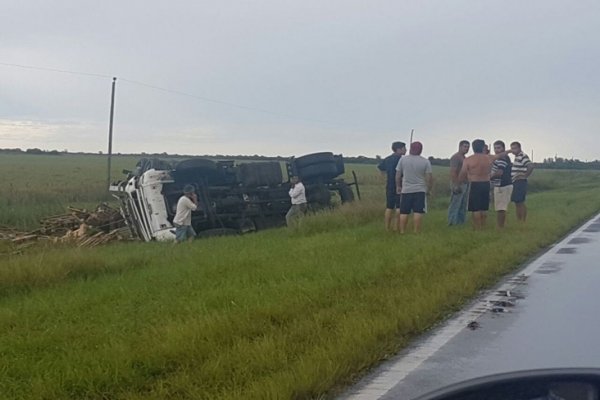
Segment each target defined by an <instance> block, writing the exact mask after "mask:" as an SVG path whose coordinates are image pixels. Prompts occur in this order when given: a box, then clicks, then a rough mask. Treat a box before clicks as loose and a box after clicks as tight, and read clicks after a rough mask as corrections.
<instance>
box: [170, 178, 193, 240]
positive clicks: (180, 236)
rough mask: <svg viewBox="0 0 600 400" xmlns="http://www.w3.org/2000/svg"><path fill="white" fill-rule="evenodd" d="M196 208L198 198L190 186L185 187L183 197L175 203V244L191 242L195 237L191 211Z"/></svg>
mask: <svg viewBox="0 0 600 400" xmlns="http://www.w3.org/2000/svg"><path fill="white" fill-rule="evenodd" d="M197 208H198V196H196V191H195V190H194V187H193V186H192V185H185V187H184V188H183V196H181V197H180V198H179V201H178V202H177V212H176V213H175V218H173V226H175V240H176V241H177V243H181V242H185V240H186V239H187V240H189V241H192V240H194V238H195V237H196V231H194V228H192V211H196V209H197Z"/></svg>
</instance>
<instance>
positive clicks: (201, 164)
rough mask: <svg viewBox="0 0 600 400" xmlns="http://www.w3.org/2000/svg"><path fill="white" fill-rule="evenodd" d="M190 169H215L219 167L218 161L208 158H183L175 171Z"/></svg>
mask: <svg viewBox="0 0 600 400" xmlns="http://www.w3.org/2000/svg"><path fill="white" fill-rule="evenodd" d="M188 169H201V170H208V171H214V170H216V169H217V163H215V162H214V161H212V160H207V159H206V158H190V159H189V160H183V161H180V162H179V163H177V165H175V171H183V170H188Z"/></svg>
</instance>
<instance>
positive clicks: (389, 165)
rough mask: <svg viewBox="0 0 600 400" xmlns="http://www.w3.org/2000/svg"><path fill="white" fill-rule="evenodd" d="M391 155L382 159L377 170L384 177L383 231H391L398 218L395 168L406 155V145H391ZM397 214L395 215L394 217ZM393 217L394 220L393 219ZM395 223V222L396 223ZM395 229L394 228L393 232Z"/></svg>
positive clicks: (399, 143) (398, 205) (398, 196)
mask: <svg viewBox="0 0 600 400" xmlns="http://www.w3.org/2000/svg"><path fill="white" fill-rule="evenodd" d="M392 152H393V153H392V154H391V155H389V156H387V157H386V158H384V159H383V161H382V162H381V163H380V164H379V165H378V166H377V168H378V169H379V170H380V171H381V172H382V173H383V174H385V175H386V186H385V198H386V206H385V229H386V230H388V231H389V230H392V228H393V226H392V225H393V224H392V221H394V219H395V220H396V221H398V219H399V216H400V195H398V194H397V193H396V167H397V166H398V162H399V161H400V158H401V157H402V156H403V155H405V154H406V144H404V143H403V142H394V143H392ZM394 213H395V214H397V215H394ZM394 217H395V218H394ZM396 223H397V222H396ZM395 229H396V228H394V230H395Z"/></svg>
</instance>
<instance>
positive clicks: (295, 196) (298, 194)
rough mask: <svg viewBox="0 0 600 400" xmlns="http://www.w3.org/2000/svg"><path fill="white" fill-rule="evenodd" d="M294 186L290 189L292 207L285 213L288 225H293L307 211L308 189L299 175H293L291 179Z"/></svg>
mask: <svg viewBox="0 0 600 400" xmlns="http://www.w3.org/2000/svg"><path fill="white" fill-rule="evenodd" d="M290 182H291V183H292V188H291V189H290V197H291V199H292V207H291V208H290V210H289V211H288V212H287V214H286V215H285V220H286V222H287V225H288V226H291V225H292V224H293V222H294V220H296V219H297V218H299V217H301V216H302V215H304V214H305V213H306V208H307V206H306V190H305V189H304V185H303V184H302V182H300V179H299V178H298V177H297V176H292V179H291V180H290Z"/></svg>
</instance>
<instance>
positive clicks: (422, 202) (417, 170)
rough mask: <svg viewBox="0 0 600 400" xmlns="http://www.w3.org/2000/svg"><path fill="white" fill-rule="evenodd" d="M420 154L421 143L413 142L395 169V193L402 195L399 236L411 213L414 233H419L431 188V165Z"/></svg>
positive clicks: (403, 230)
mask: <svg viewBox="0 0 600 400" xmlns="http://www.w3.org/2000/svg"><path fill="white" fill-rule="evenodd" d="M422 152H423V145H422V144H421V142H413V143H412V144H411V145H410V153H409V155H408V156H405V157H402V158H401V159H400V161H399V162H398V166H397V167H396V193H398V194H401V195H402V197H401V198H400V226H399V231H400V233H401V234H403V233H404V232H405V231H406V226H407V225H408V216H409V215H410V213H411V212H412V213H413V225H414V227H413V229H414V232H415V233H419V232H420V231H421V222H422V217H423V214H425V212H426V209H427V206H426V204H427V203H426V202H427V200H426V196H427V194H428V193H429V192H430V191H431V188H432V187H433V174H432V171H431V163H430V162H429V160H428V159H426V158H425V157H422V156H421V153H422Z"/></svg>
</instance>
